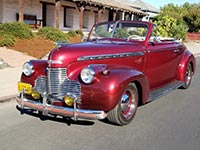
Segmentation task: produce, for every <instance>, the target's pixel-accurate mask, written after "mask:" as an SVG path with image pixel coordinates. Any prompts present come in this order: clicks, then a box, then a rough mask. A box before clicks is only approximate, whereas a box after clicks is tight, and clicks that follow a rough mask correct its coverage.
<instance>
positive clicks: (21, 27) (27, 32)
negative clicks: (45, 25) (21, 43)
mask: <svg viewBox="0 0 200 150" xmlns="http://www.w3.org/2000/svg"><path fill="white" fill-rule="evenodd" d="M0 34H1V35H13V36H14V37H18V38H21V39H31V38H33V37H34V33H33V32H32V31H31V29H30V28H29V26H28V25H26V24H25V23H20V22H13V23H4V24H0Z"/></svg>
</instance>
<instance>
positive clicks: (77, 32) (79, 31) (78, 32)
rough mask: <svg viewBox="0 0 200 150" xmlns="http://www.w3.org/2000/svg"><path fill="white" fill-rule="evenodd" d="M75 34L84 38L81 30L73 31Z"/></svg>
mask: <svg viewBox="0 0 200 150" xmlns="http://www.w3.org/2000/svg"><path fill="white" fill-rule="evenodd" d="M75 32H76V34H78V35H80V36H81V37H82V36H84V34H83V31H82V30H76V31H75Z"/></svg>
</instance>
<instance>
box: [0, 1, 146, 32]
mask: <svg viewBox="0 0 200 150" xmlns="http://www.w3.org/2000/svg"><path fill="white" fill-rule="evenodd" d="M130 3H131V2H130V1H129V0H0V23H6V22H13V21H21V22H23V21H24V22H25V23H27V24H29V25H32V26H33V27H42V26H54V27H57V28H59V29H61V30H72V29H73V30H76V29H82V30H86V31H87V30H89V29H90V28H91V26H92V25H93V24H94V23H96V22H101V21H108V20H119V19H120V20H141V18H143V17H144V16H146V13H145V12H143V11H142V10H140V9H138V8H137V7H134V6H133V5H132V6H131V5H130Z"/></svg>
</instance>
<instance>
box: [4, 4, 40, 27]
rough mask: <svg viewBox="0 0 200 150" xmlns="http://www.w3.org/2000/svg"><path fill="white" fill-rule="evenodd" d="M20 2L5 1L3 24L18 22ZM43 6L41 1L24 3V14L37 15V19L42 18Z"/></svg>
mask: <svg viewBox="0 0 200 150" xmlns="http://www.w3.org/2000/svg"><path fill="white" fill-rule="evenodd" d="M18 6H19V2H18V0H5V1H4V10H3V11H4V13H3V15H4V20H3V22H4V23H5V22H13V21H16V13H18V12H19V7H18ZM41 7H42V6H41V4H40V3H39V1H35V0H29V1H26V2H25V3H24V14H30V15H36V16H37V18H42V12H41Z"/></svg>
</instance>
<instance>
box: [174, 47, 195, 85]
mask: <svg viewBox="0 0 200 150" xmlns="http://www.w3.org/2000/svg"><path fill="white" fill-rule="evenodd" d="M188 64H191V65H192V71H193V74H194V73H195V70H196V60H195V57H194V55H193V54H192V53H191V52H189V51H188V50H186V51H185V52H184V54H183V57H182V59H181V61H180V62H179V65H178V70H177V80H180V81H183V82H185V73H186V70H187V66H188Z"/></svg>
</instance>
